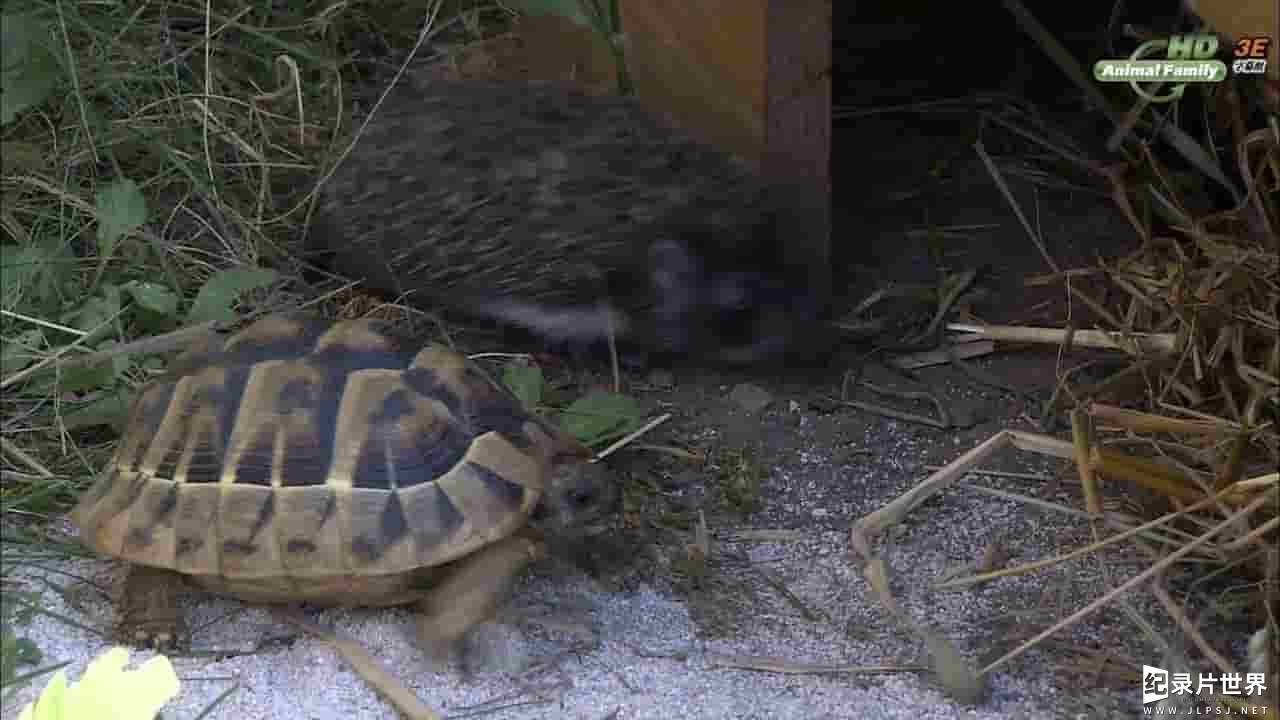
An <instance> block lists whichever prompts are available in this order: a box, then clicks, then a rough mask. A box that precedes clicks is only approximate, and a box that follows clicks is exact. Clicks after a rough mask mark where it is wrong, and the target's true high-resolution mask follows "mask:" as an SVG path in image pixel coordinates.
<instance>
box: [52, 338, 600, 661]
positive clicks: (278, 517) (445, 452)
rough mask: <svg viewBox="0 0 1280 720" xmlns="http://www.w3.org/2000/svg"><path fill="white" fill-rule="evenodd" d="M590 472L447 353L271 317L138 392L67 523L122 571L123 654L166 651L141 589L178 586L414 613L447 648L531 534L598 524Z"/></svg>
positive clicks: (574, 450)
mask: <svg viewBox="0 0 1280 720" xmlns="http://www.w3.org/2000/svg"><path fill="white" fill-rule="evenodd" d="M589 456H590V453H589V451H588V450H587V449H586V448H585V447H583V446H582V445H581V444H579V443H578V442H577V441H576V440H574V439H573V438H572V437H570V436H568V435H567V434H566V433H564V432H563V431H561V430H559V429H557V428H555V427H554V426H552V425H550V424H549V423H547V422H545V421H543V420H541V419H539V418H538V417H536V416H535V415H533V414H531V413H530V412H528V411H527V410H525V409H524V408H523V407H522V406H521V405H520V403H519V402H518V401H517V400H516V399H515V398H514V397H513V396H511V395H510V394H509V393H507V392H506V391H504V390H503V389H502V388H500V387H499V386H497V385H495V384H493V383H492V382H491V381H490V380H489V379H488V378H487V377H485V376H484V375H483V374H482V373H480V372H479V371H477V370H476V369H475V368H473V367H471V366H469V365H468V363H467V361H466V359H465V358H464V357H462V356H460V355H458V354H456V353H453V352H451V351H448V350H445V349H442V348H439V347H434V346H429V347H427V348H425V349H423V350H422V351H420V352H418V353H417V355H416V356H415V355H412V354H409V353H406V352H403V351H401V350H400V349H399V348H398V346H397V343H396V342H395V341H394V340H393V339H392V338H391V337H389V336H388V335H386V334H383V333H382V332H380V331H378V330H377V329H376V327H375V326H374V325H373V324H372V323H370V322H368V321H343V322H338V323H335V324H329V323H325V322H321V321H312V320H306V319H300V318H297V317H288V316H269V317H267V318H265V319H262V320H259V321H258V322H256V323H254V324H252V325H250V326H249V327H247V328H245V329H244V330H242V331H240V332H239V333H237V334H234V335H232V336H231V337H230V338H229V339H227V340H226V341H225V343H221V344H218V343H214V342H210V343H207V344H206V345H205V346H202V347H193V348H192V349H191V350H189V351H188V352H187V353H185V354H184V355H183V356H181V357H180V358H179V359H178V360H177V361H176V362H175V364H174V366H173V369H172V370H171V371H170V372H169V373H168V374H166V375H165V376H164V377H162V378H160V379H158V380H156V381H154V382H152V383H151V384H150V385H148V386H147V387H146V388H145V389H144V390H142V391H141V392H140V393H139V395H138V397H137V398H136V399H135V401H134V404H133V406H132V409H131V412H130V417H129V421H128V426H127V429H126V431H125V434H124V436H123V437H122V439H121V442H120V444H119V447H118V449H117V451H116V454H115V456H114V458H113V460H112V462H111V463H110V465H109V467H108V469H107V470H106V471H105V472H104V473H103V475H102V477H101V478H100V479H99V480H98V481H97V482H96V484H94V485H93V486H92V487H91V488H90V489H89V490H88V492H87V493H86V494H85V495H84V496H83V497H82V498H81V500H80V502H79V504H78V505H77V507H76V508H75V509H74V510H73V511H72V520H73V522H74V523H75V524H76V525H77V526H78V527H79V528H80V533H81V538H82V541H83V542H84V543H85V544H86V545H87V546H88V547H89V548H91V549H92V550H95V551H97V552H99V553H101V554H104V555H109V556H113V557H117V558H120V559H123V560H125V561H128V562H129V563H131V564H132V568H131V575H130V577H129V580H128V581H127V583H126V591H125V595H126V597H125V600H124V605H125V607H124V609H123V614H124V617H123V623H124V624H126V625H128V624H133V625H135V626H136V627H135V628H134V633H135V636H134V637H133V638H131V639H133V640H145V639H147V636H148V635H151V636H153V638H154V639H157V640H158V641H160V642H164V641H166V640H172V639H173V638H174V637H175V635H174V634H173V633H176V623H175V622H174V618H176V609H171V608H173V597H172V595H165V590H161V589H157V588H155V587H154V585H155V582H156V581H155V580H154V577H155V576H156V575H157V574H158V575H159V576H160V577H162V578H163V577H164V576H169V577H171V578H172V577H174V576H175V574H180V575H183V576H186V577H188V578H190V579H191V580H193V581H195V583H196V584H197V585H199V586H202V587H203V588H205V589H207V590H210V591H213V592H215V593H220V594H227V595H232V596H235V597H239V598H241V599H244V600H248V601H256V602H268V603H286V602H288V603H292V602H307V603H314V604H320V605H330V606H333V605H341V606H389V605H399V604H405V603H409V602H414V601H421V603H422V609H423V610H424V611H425V612H427V613H434V614H435V615H436V616H439V617H443V618H444V621H443V622H444V623H445V624H446V625H440V624H436V625H433V624H431V621H430V619H429V618H428V619H424V618H420V619H419V635H420V638H421V639H422V640H423V641H425V642H428V643H432V642H438V643H443V644H449V643H453V642H456V641H458V640H460V639H462V638H463V636H464V635H465V634H466V632H467V631H468V630H469V629H470V628H471V627H472V626H474V625H475V624H476V623H478V622H480V621H482V620H483V619H485V617H486V616H487V615H488V614H489V613H491V612H492V610H493V609H494V608H495V607H496V605H497V603H498V601H499V596H500V595H501V594H502V592H503V591H504V590H505V588H506V587H507V586H508V584H509V582H510V581H511V579H512V578H513V577H514V576H515V575H516V574H517V572H518V571H519V570H520V569H521V568H522V567H523V566H524V565H525V564H526V563H528V562H529V561H530V560H532V559H534V558H536V557H537V556H538V555H539V554H540V551H541V548H542V544H541V543H542V540H543V539H544V538H545V537H546V535H545V534H544V533H547V532H550V533H567V534H573V533H574V532H583V531H586V530H587V529H588V527H589V526H590V525H591V523H593V522H596V521H598V520H601V519H603V518H605V517H606V516H607V515H608V511H609V510H611V509H612V503H613V501H615V500H616V497H617V495H616V489H615V488H614V486H613V484H612V481H611V479H610V478H609V477H608V476H607V473H606V471H604V470H603V468H602V467H601V465H600V464H599V463H592V464H587V463H584V462H583V461H584V460H586V459H587V458H588V457H589ZM535 510H536V511H537V512H536V513H535ZM157 571H158V573H157ZM135 578H136V580H135ZM170 585H172V583H170ZM432 591H434V592H435V593H437V595H435V596H433V595H432V594H431V593H432ZM148 593H151V594H152V595H151V597H150V598H148ZM157 598H159V599H157ZM458 603H464V604H465V605H467V607H459V606H458ZM131 607H132V608H133V609H132V610H131V609H130V608H131ZM131 612H132V613H134V614H135V615H136V614H137V613H141V614H143V615H144V616H145V615H148V614H149V615H150V616H151V617H150V618H149V617H136V616H135V617H132V618H131V617H130V614H131ZM167 629H171V630H172V633H169V636H168V637H167V638H166V637H164V636H165V635H166V632H165V631H166V630H167ZM121 632H122V633H123V634H125V635H126V636H127V635H129V628H128V627H122V628H121ZM155 636H158V637H155Z"/></svg>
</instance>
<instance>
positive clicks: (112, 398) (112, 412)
mask: <svg viewBox="0 0 1280 720" xmlns="http://www.w3.org/2000/svg"><path fill="white" fill-rule="evenodd" d="M132 400H133V393H131V392H127V391H123V390H122V391H120V392H104V393H102V394H101V395H99V396H98V397H96V398H94V399H93V400H90V401H89V402H88V403H86V404H85V405H84V406H83V407H79V408H76V409H75V410H73V411H71V412H69V413H67V414H65V415H63V416H62V424H63V425H65V426H66V427H67V429H68V430H79V429H80V428H86V427H93V426H95V425H110V426H111V427H114V428H116V429H120V428H123V427H124V423H125V420H126V419H127V418H128V417H129V403H130V402H132Z"/></svg>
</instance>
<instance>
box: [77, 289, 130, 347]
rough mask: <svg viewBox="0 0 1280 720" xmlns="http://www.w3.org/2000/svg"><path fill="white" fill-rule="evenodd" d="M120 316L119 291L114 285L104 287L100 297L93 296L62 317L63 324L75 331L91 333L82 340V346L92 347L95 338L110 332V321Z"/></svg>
mask: <svg viewBox="0 0 1280 720" xmlns="http://www.w3.org/2000/svg"><path fill="white" fill-rule="evenodd" d="M119 314H120V289H119V288H117V287H116V286H115V285H104V286H103V288H102V294H101V295H94V296H93V297H91V298H89V299H88V300H85V301H84V304H83V305H81V306H80V307H78V308H76V309H74V310H72V311H71V312H69V313H66V314H65V315H63V322H64V323H66V324H68V325H70V326H71V327H73V328H75V329H77V330H83V331H85V332H88V333H93V336H92V337H90V338H87V339H85V340H84V344H86V345H92V344H93V343H94V339H95V338H101V337H102V336H104V335H106V334H108V333H110V332H111V325H110V324H109V323H110V321H111V319H112V318H114V317H117V316H118V315H119Z"/></svg>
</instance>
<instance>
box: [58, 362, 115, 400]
mask: <svg viewBox="0 0 1280 720" xmlns="http://www.w3.org/2000/svg"><path fill="white" fill-rule="evenodd" d="M115 377H116V374H115V368H114V367H113V366H112V363H109V362H106V361H105V360H104V361H103V362H100V363H97V364H96V365H76V366H74V367H69V368H66V369H65V370H63V371H62V373H61V374H60V375H59V376H58V391H59V392H69V393H80V392H88V391H90V390H98V389H100V388H104V387H107V386H108V385H110V384H111V382H112V381H113V380H115Z"/></svg>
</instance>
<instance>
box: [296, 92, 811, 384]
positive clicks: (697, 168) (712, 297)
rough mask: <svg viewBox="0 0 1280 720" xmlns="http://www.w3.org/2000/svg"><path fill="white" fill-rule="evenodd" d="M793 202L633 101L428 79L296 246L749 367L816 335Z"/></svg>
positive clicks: (389, 277) (387, 118)
mask: <svg viewBox="0 0 1280 720" xmlns="http://www.w3.org/2000/svg"><path fill="white" fill-rule="evenodd" d="M784 197H785V198H787V199H786V200H784ZM799 200H800V198H798V197H797V195H796V194H795V193H784V192H783V191H782V190H781V189H780V188H778V187H774V186H770V185H768V184H766V183H765V182H764V181H763V180H762V179H761V178H759V177H758V176H757V174H755V173H753V172H752V170H751V169H750V168H749V167H748V166H747V165H746V164H745V163H742V162H739V161H737V160H736V159H734V158H731V157H729V156H727V155H726V154H725V153H723V152H721V151H719V150H717V149H715V148H713V147H710V146H708V145H705V144H702V143H699V142H696V141H694V140H693V139H691V137H690V136H689V135H687V134H686V133H684V132H681V131H679V130H677V129H675V128H674V127H673V126H671V125H668V124H666V123H663V122H661V121H660V120H659V119H658V118H657V117H655V116H654V115H653V114H651V113H649V112H646V111H645V110H643V109H642V108H641V107H640V105H639V104H638V103H637V102H636V101H634V100H631V99H627V98H622V97H617V96H597V95H589V94H585V93H582V92H578V91H574V90H571V89H568V88H566V87H563V86H559V85H552V84H536V83H534V84H531V83H513V82H492V81H474V80H467V81H452V80H435V79H433V80H430V81H427V82H424V83H422V84H421V86H418V87H415V86H412V85H408V84H407V83H402V84H401V85H400V86H399V87H397V89H396V90H393V91H392V93H391V94H390V95H389V96H388V98H387V100H386V101H384V103H383V104H382V106H381V107H380V108H379V109H378V110H377V114H376V115H375V116H374V119H373V121H372V122H370V123H369V125H368V126H367V128H366V129H365V130H364V132H363V135H362V136H361V138H360V140H359V142H357V144H356V145H355V147H354V148H353V149H352V151H351V152H350V154H349V156H348V157H347V158H346V159H345V161H343V162H342V164H341V165H340V166H339V167H338V169H337V171H336V172H335V173H334V174H333V175H332V177H331V178H330V179H329V181H328V182H327V183H326V184H325V186H324V189H323V193H322V198H321V202H320V208H319V213H318V217H317V222H316V223H314V224H313V226H312V228H311V230H310V233H309V242H308V245H309V249H310V250H311V251H313V252H317V253H318V255H317V257H320V258H326V259H327V260H322V262H324V264H326V265H328V266H330V267H332V268H333V269H335V270H336V271H338V272H339V273H341V274H342V275H345V276H347V277H350V278H352V279H358V280H362V281H363V282H364V284H365V286H366V287H371V288H373V289H377V290H381V291H384V292H387V293H391V294H393V295H396V296H405V297H406V299H407V300H408V301H409V302H416V303H439V304H442V305H444V306H446V307H452V308H454V309H457V310H461V311H466V312H470V313H473V314H477V315H481V316H488V317H492V318H497V319H499V320H502V321H505V322H507V323H511V324H515V325H521V326H525V327H527V328H530V329H532V330H534V331H535V332H537V333H539V334H541V335H543V336H545V337H548V338H550V339H555V340H569V341H592V340H598V339H600V338H602V337H605V336H606V333H608V332H609V331H610V329H612V331H613V332H614V333H615V334H616V336H617V337H619V338H621V339H622V340H623V341H624V342H629V343H631V344H633V345H635V346H639V347H640V348H643V349H647V350H653V351H659V352H668V353H675V354H680V355H686V356H692V357H695V358H697V359H700V360H710V361H716V360H718V361H723V362H729V363H734V364H741V363H753V362H757V361H761V360H764V359H769V358H776V357H778V356H779V355H780V354H783V353H785V351H789V350H793V349H795V348H796V347H797V346H798V345H806V346H807V345H809V343H807V342H801V343H798V342H797V341H798V340H812V339H816V338H818V337H820V334H815V333H813V328H815V327H816V325H815V323H816V321H817V320H818V319H819V317H820V315H821V314H822V312H823V310H824V308H825V293H824V292H823V291H822V289H821V288H820V287H817V286H816V285H817V284H816V283H814V282H812V278H813V276H812V275H811V273H810V269H811V267H812V266H810V265H808V264H807V262H805V261H803V260H799V261H798V260H797V259H796V257H795V256H794V250H790V251H789V250H788V246H789V245H790V246H791V247H792V248H794V247H796V246H801V247H803V246H804V245H805V244H806V243H805V241H804V240H803V236H804V234H806V233H812V232H815V231H816V230H817V229H818V227H819V226H818V225H817V215H816V214H815V213H814V211H813V208H812V207H806V206H805V204H804V203H803V202H799ZM602 301H607V303H608V307H610V308H611V309H612V312H611V314H610V315H609V316H607V318H606V315H605V314H604V313H603V311H602V310H601V308H602V307H604V306H603V305H602Z"/></svg>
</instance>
